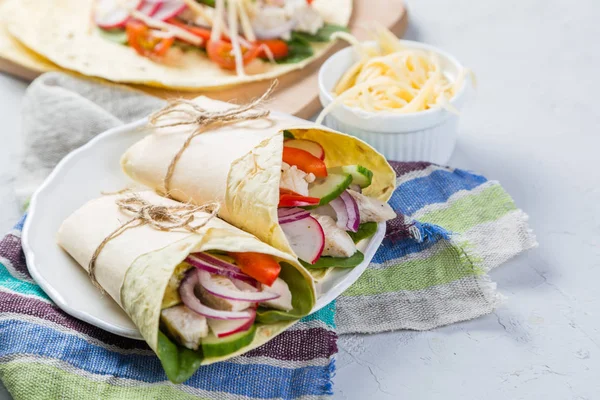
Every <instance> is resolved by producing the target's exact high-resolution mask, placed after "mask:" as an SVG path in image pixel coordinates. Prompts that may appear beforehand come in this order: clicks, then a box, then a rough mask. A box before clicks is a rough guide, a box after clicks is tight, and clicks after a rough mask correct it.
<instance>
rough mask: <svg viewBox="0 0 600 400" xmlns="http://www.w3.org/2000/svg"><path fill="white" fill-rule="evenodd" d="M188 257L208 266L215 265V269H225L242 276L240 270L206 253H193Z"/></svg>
mask: <svg viewBox="0 0 600 400" xmlns="http://www.w3.org/2000/svg"><path fill="white" fill-rule="evenodd" d="M190 257H196V258H199V259H201V260H202V261H205V262H207V263H209V264H212V265H216V266H217V267H221V268H225V269H228V270H230V271H234V272H239V273H240V274H243V272H242V270H241V269H240V267H238V266H237V265H235V264H232V263H230V262H227V261H225V260H222V259H220V258H219V257H215V256H212V255H210V254H208V253H193V254H190Z"/></svg>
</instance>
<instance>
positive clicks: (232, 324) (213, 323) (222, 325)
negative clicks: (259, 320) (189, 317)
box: [206, 308, 256, 338]
mask: <svg viewBox="0 0 600 400" xmlns="http://www.w3.org/2000/svg"><path fill="white" fill-rule="evenodd" d="M248 312H249V313H250V314H251V316H250V317H248V319H246V320H243V319H241V320H233V321H227V320H222V319H212V318H207V319H206V322H207V323H208V326H209V327H210V330H211V331H212V332H213V333H214V334H215V336H217V337H220V338H223V337H227V336H229V335H233V334H234V333H238V332H244V331H247V330H248V329H250V327H251V326H252V324H253V323H254V320H255V319H256V310H255V309H253V308H250V309H248Z"/></svg>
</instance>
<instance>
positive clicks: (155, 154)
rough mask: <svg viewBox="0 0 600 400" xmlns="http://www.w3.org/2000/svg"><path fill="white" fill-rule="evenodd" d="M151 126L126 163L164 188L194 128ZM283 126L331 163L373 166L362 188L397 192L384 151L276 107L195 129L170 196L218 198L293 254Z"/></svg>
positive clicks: (244, 225)
mask: <svg viewBox="0 0 600 400" xmlns="http://www.w3.org/2000/svg"><path fill="white" fill-rule="evenodd" d="M194 101H195V102H197V103H198V104H199V105H200V106H201V107H203V108H205V109H206V110H211V111H212V110H215V111H216V110H223V109H226V108H227V107H232V105H231V104H228V103H223V102H220V101H215V100H211V99H209V98H207V97H199V98H197V99H196V100H194ZM148 130H149V133H150V135H148V136H146V137H145V138H144V139H142V140H141V141H139V142H138V143H136V144H134V145H133V146H132V147H130V148H129V149H128V150H127V152H126V153H125V154H124V155H123V157H122V158H121V165H122V167H123V170H124V171H125V173H126V174H127V175H129V176H130V177H131V178H132V179H134V180H135V181H137V182H139V183H142V184H144V185H146V186H149V187H151V188H152V189H154V190H158V191H163V192H164V187H163V178H164V177H165V174H166V171H167V169H168V166H169V164H170V163H171V161H172V159H173V156H174V155H175V154H176V153H177V151H178V150H179V148H180V147H181V145H182V143H183V142H184V141H185V139H186V138H187V136H188V135H189V134H190V133H191V128H189V127H185V126H179V127H169V128H153V127H149V128H148ZM283 130H290V131H291V132H292V133H293V134H294V136H295V137H296V138H297V139H309V140H314V141H316V142H318V143H319V144H321V146H323V149H324V150H325V154H326V156H325V164H326V166H327V167H328V168H330V167H336V166H342V165H353V164H360V165H362V166H364V167H366V168H368V169H370V170H371V171H372V172H373V181H372V184H371V185H370V186H369V187H367V188H366V189H365V190H364V192H363V193H364V194H365V195H367V196H371V197H375V198H378V199H380V200H384V201H386V200H388V199H389V198H390V197H391V195H392V193H393V192H394V189H395V185H396V174H395V173H394V170H393V169H392V167H391V166H390V165H389V163H388V162H387V161H386V159H385V157H384V156H383V155H381V154H380V153H378V152H377V151H376V150H375V149H373V148H372V147H371V146H369V145H368V144H366V143H365V142H363V141H361V140H359V139H357V138H355V137H353V136H349V135H345V134H343V133H340V132H336V131H333V130H330V129H328V128H325V127H323V126H320V125H315V124H314V123H310V122H308V121H305V122H299V121H298V120H297V119H295V118H291V117H289V116H285V115H282V114H271V116H269V117H268V118H263V119H259V120H252V121H244V122H239V123H234V124H227V125H221V126H217V127H215V126H210V127H209V128H207V129H205V131H204V132H203V133H202V134H200V135H198V136H196V137H195V138H194V139H193V140H192V142H191V145H190V146H189V147H188V148H187V149H186V150H185V151H184V153H183V155H182V156H181V158H180V159H179V161H178V162H177V164H176V166H175V171H174V173H173V176H172V178H171V181H170V192H169V194H170V196H172V197H173V198H175V199H177V200H180V201H184V202H188V201H189V202H192V203H196V204H203V203H206V202H209V201H215V200H217V201H219V202H221V204H222V207H221V211H220V213H219V216H220V217H221V218H223V219H225V220H226V221H228V222H230V223H231V224H233V225H235V226H237V227H238V228H240V229H242V230H244V231H246V232H250V233H252V234H254V235H256V236H257V237H258V238H259V239H261V240H262V241H264V242H266V243H268V244H270V245H272V246H273V247H275V248H277V249H279V250H281V251H284V252H286V253H288V254H292V255H294V256H296V255H295V254H294V252H293V250H292V248H291V247H290V244H289V243H288V240H287V239H286V237H285V234H284V232H283V230H282V229H281V227H280V226H279V223H278V217H277V206H278V203H279V181H280V179H281V165H282V156H283V140H284V137H283ZM312 271H313V270H311V272H312Z"/></svg>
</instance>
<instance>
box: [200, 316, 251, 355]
mask: <svg viewBox="0 0 600 400" xmlns="http://www.w3.org/2000/svg"><path fill="white" fill-rule="evenodd" d="M255 334H256V324H253V325H252V326H251V327H250V329H248V330H247V331H244V332H239V333H234V334H233V335H229V336H226V337H224V338H218V337H216V336H215V335H214V334H213V333H212V332H211V333H209V335H208V336H207V337H205V338H203V339H202V354H203V355H204V357H205V358H208V357H222V356H226V355H227V354H231V353H234V352H236V351H238V350H239V349H241V348H242V347H245V346H248V345H249V344H250V343H252V340H253V339H254V335H255Z"/></svg>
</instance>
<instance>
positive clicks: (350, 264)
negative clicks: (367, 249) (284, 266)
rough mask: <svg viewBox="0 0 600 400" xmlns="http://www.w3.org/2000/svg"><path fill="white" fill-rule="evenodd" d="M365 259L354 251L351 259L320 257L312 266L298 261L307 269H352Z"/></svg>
mask: <svg viewBox="0 0 600 400" xmlns="http://www.w3.org/2000/svg"><path fill="white" fill-rule="evenodd" d="M364 259H365V255H364V254H363V253H361V252H360V251H358V250H356V253H354V254H353V255H352V257H346V258H344V257H321V258H319V259H318V260H317V262H316V263H314V264H309V263H307V262H304V261H302V260H300V262H301V263H302V265H304V266H305V267H306V268H308V269H317V268H333V267H335V268H354V267H356V266H357V265H358V264H360V263H361V262H363V260H364Z"/></svg>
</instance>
